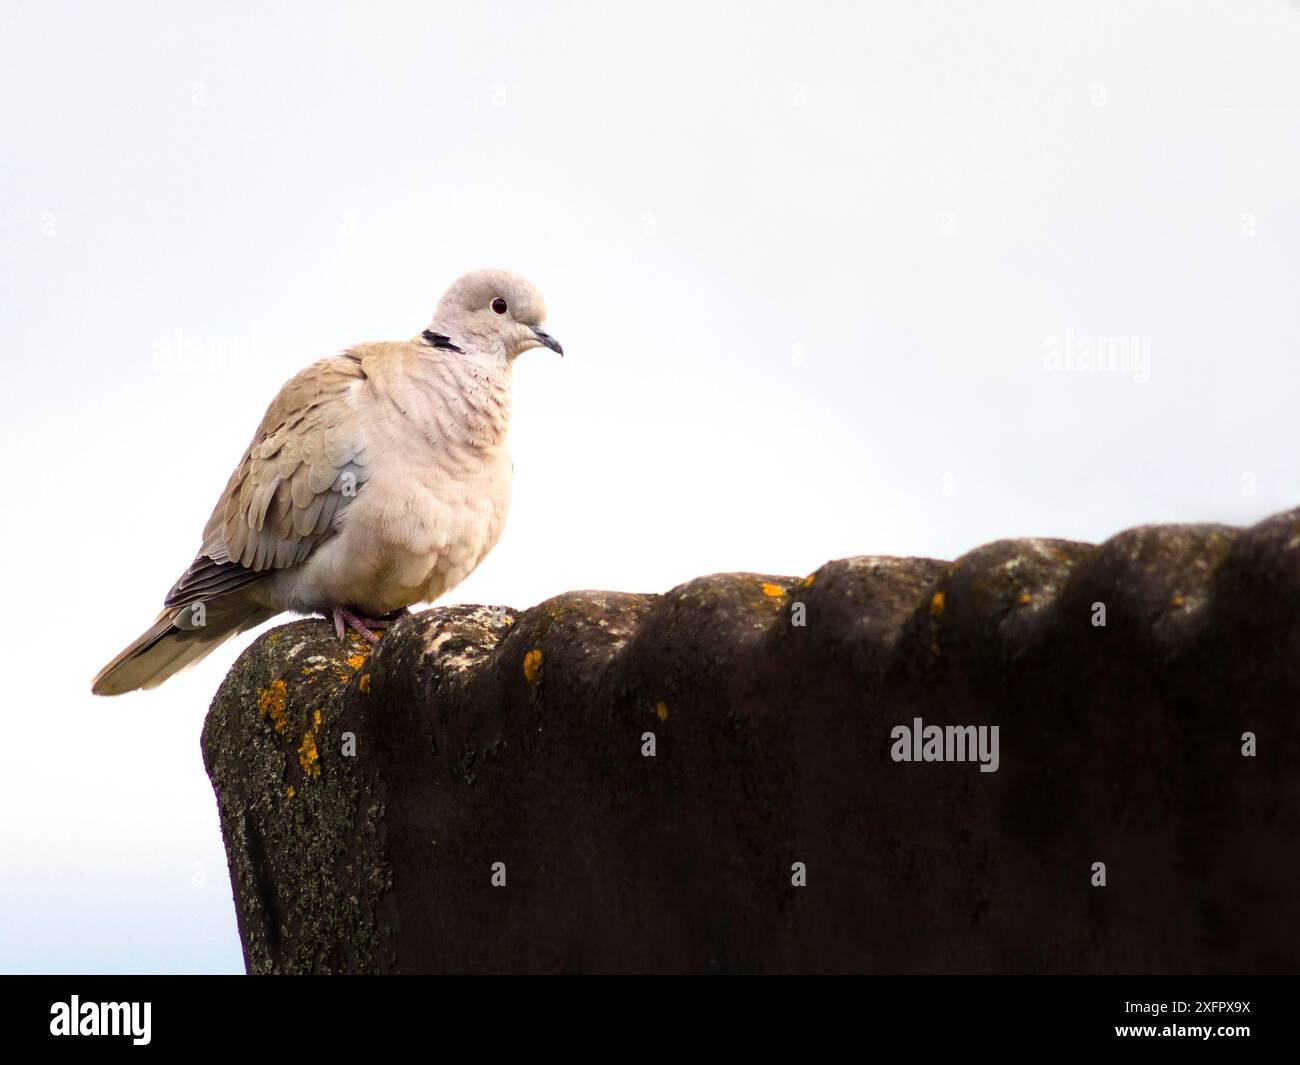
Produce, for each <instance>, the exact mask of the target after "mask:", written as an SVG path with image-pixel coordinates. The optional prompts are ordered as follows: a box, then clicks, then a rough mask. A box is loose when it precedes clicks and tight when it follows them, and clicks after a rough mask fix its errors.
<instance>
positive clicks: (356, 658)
mask: <svg viewBox="0 0 1300 1065" xmlns="http://www.w3.org/2000/svg"><path fill="white" fill-rule="evenodd" d="M365 664H366V656H365V655H349V656H348V665H350V666H351V667H352V668H353V669H360V668H361V667H362V666H364V665H365Z"/></svg>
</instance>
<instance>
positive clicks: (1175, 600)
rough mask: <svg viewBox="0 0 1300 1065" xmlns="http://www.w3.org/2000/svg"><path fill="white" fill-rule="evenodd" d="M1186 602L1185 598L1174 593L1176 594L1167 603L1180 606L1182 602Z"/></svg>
mask: <svg viewBox="0 0 1300 1065" xmlns="http://www.w3.org/2000/svg"><path fill="white" fill-rule="evenodd" d="M1186 602H1187V600H1186V599H1185V598H1183V597H1182V596H1181V595H1176V596H1174V598H1173V601H1172V602H1171V603H1170V604H1169V605H1170V606H1182V605H1183V604H1184V603H1186Z"/></svg>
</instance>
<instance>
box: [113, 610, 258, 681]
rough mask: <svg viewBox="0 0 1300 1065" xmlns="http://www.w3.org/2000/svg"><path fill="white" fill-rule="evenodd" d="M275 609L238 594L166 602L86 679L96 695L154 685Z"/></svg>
mask: <svg viewBox="0 0 1300 1065" xmlns="http://www.w3.org/2000/svg"><path fill="white" fill-rule="evenodd" d="M276 613H277V611H275V610H272V609H270V608H268V607H264V606H260V605H259V604H257V603H253V602H250V601H249V600H248V599H247V598H246V597H244V596H242V595H226V596H217V597H216V598H213V599H209V600H204V601H202V602H199V603H187V604H185V605H184V606H178V607H171V608H170V609H167V610H164V611H163V612H162V613H161V614H159V615H158V618H157V620H156V621H155V622H154V623H153V624H152V625H151V626H150V627H149V628H148V629H147V630H146V631H145V632H143V633H141V635H140V636H138V637H137V638H136V639H135V640H134V641H132V643H131V644H130V645H129V646H128V647H127V648H126V649H125V650H124V651H122V653H121V654H119V655H118V656H117V657H116V658H114V659H113V661H111V662H109V664H108V665H106V666H105V667H104V668H103V669H101V670H100V671H99V674H98V675H97V676H96V677H95V679H94V681H92V682H91V691H92V692H94V694H96V695H122V694H123V693H125V692H131V691H137V690H138V689H141V688H156V687H158V685H159V684H161V683H162V682H163V681H165V680H167V678H169V677H172V676H174V675H175V674H177V673H179V672H181V671H182V670H185V669H189V667H190V666H192V665H195V664H196V663H198V662H200V661H202V660H203V659H204V658H206V657H207V656H208V655H209V654H211V653H212V652H213V651H215V650H216V649H217V648H218V647H220V646H221V645H222V644H223V643H225V642H226V641H227V640H228V639H230V638H231V637H232V636H236V635H238V634H239V633H241V632H247V631H248V630H249V629H251V628H254V627H255V626H257V625H260V624H262V622H264V621H266V620H268V619H269V618H272V617H274V616H275V615H276Z"/></svg>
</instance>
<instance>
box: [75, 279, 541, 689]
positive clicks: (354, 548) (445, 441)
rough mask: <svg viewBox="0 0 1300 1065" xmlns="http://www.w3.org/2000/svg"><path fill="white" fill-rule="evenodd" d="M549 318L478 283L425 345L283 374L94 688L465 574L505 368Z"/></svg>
mask: <svg viewBox="0 0 1300 1065" xmlns="http://www.w3.org/2000/svg"><path fill="white" fill-rule="evenodd" d="M498 306H505V307H506V308H507V310H505V311H501V310H496V309H495V308H496V307H498ZM544 316H545V307H544V304H543V302H542V300H541V297H540V295H539V294H538V293H537V291H536V289H534V288H533V286H532V285H531V284H530V283H529V282H528V281H526V280H524V279H523V278H521V277H518V276H517V275H514V274H509V273H506V272H504V271H497V270H486V271H478V272H476V273H473V274H467V275H466V276H465V277H463V278H461V279H460V280H459V281H457V282H456V284H455V285H453V286H452V287H451V288H450V289H449V290H448V292H447V294H446V295H445V296H444V297H443V299H442V300H441V302H440V303H439V305H438V311H437V312H436V313H435V315H434V318H433V322H432V323H431V325H430V328H429V329H428V330H426V331H424V332H423V333H422V334H420V335H419V336H417V337H415V338H413V339H412V340H409V341H393V342H382V343H372V344H361V345H357V346H356V347H354V348H351V349H349V350H348V351H346V352H344V353H343V354H341V355H338V356H333V357H331V358H327V359H322V360H320V361H319V362H317V363H315V364H314V365H312V366H309V367H308V368H307V369H305V370H303V371H302V372H301V373H299V374H297V375H296V376H295V377H293V378H292V379H291V380H290V381H289V382H288V383H287V384H286V385H285V386H284V387H283V388H282V389H281V390H280V393H279V394H278V395H277V396H276V398H275V400H274V401H273V402H272V403H271V405H270V407H269V408H268V409H267V411H266V414H265V416H264V417H263V418H262V421H261V424H260V425H259V426H258V428H257V432H256V433H255V434H254V435H253V440H252V443H250V444H249V446H248V449H247V450H246V451H245V452H244V455H243V458H242V459H241V460H240V462H239V465H238V466H237V467H236V469H235V471H234V473H233V474H232V475H231V477H230V479H229V481H228V482H227V484H226V488H225V490H224V491H223V492H222V494H221V497H220V498H219V499H218V501H217V505H216V507H215V508H214V509H213V511H212V514H211V516H210V517H209V519H208V522H207V525H206V526H205V528H204V530H203V540H202V545H201V547H200V549H199V552H198V554H197V556H196V557H195V559H194V561H193V562H191V563H190V565H189V567H188V568H187V569H186V570H185V572H184V573H183V574H182V575H181V576H180V578H179V579H178V580H177V581H176V583H175V584H174V585H173V586H172V588H171V590H170V591H169V592H168V593H167V596H166V597H165V599H164V602H163V611H162V613H161V614H159V615H158V618H157V619H156V620H155V622H154V624H153V625H152V626H151V627H150V628H149V629H148V630H147V631H146V632H145V633H143V634H142V635H141V636H140V637H139V638H138V639H136V640H135V641H134V642H133V643H131V644H130V645H129V646H128V647H127V648H126V649H125V650H123V651H122V652H121V653H120V654H119V655H118V656H117V657H116V658H114V659H113V661H112V662H110V663H109V664H108V665H107V666H105V667H104V669H103V670H101V672H100V673H99V675H98V676H97V677H96V678H95V680H94V682H93V685H92V688H93V691H94V692H95V693H96V694H99V695H116V694H120V693H122V692H126V691H132V690H135V689H137V688H152V687H156V686H157V685H158V684H161V683H162V682H163V681H164V680H166V679H167V678H168V677H170V676H172V675H173V674H175V673H176V672H178V671H179V670H181V669H183V668H186V667H188V666H190V665H193V664H194V663H196V662H198V661H199V660H201V659H202V658H203V657H204V656H205V655H207V654H208V653H209V652H211V651H212V650H214V649H215V648H216V647H218V646H220V644H221V643H223V642H224V641H225V640H227V639H229V638H230V637H232V636H234V635H236V634H238V633H240V632H244V631H246V630H248V629H250V628H253V627H255V626H256V625H259V624H261V623H262V622H263V621H266V620H267V619H269V618H271V617H273V616H275V615H276V614H277V613H280V612H281V611H284V610H295V611H300V612H304V613H309V612H312V611H322V610H323V611H330V610H331V609H333V608H335V607H346V608H352V609H359V610H362V611H364V612H366V613H367V614H370V615H373V616H378V615H381V614H387V613H390V612H392V611H394V610H397V609H399V608H401V607H405V606H409V605H411V604H412V603H415V602H420V601H424V600H431V599H434V598H436V597H437V596H439V595H441V594H443V592H445V591H447V590H448V589H449V588H451V587H453V586H454V585H456V584H458V583H459V582H460V581H461V580H463V579H464V578H465V577H466V576H468V575H469V573H470V572H472V571H473V569H474V568H475V567H476V566H477V565H478V563H479V562H480V561H481V560H482V558H483V557H484V556H485V555H486V554H487V552H488V551H489V550H491V548H492V546H493V545H494V544H495V543H496V540H497V538H498V537H499V536H500V533H501V527H502V525H503V524H504V521H505V515H506V510H507V508H508V504H509V496H510V480H511V463H510V459H509V452H508V449H507V446H506V436H507V430H508V425H509V409H510V371H511V366H512V365H513V361H514V359H515V358H516V357H517V356H518V355H519V354H520V353H521V352H523V351H526V350H528V349H529V348H534V347H541V346H545V347H550V348H552V349H554V350H557V351H559V350H560V348H559V345H558V344H557V343H556V342H555V341H554V340H553V339H552V338H551V337H550V336H548V335H547V334H546V333H544V332H542V331H541V329H540V328H539V325H540V323H541V321H542V320H543V318H544Z"/></svg>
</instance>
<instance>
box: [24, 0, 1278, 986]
mask: <svg viewBox="0 0 1300 1065" xmlns="http://www.w3.org/2000/svg"><path fill="white" fill-rule="evenodd" d="M241 8H242V13H234V12H238V11H239V10H240V9H241ZM1298 56H1300V9H1298V8H1297V6H1296V5H1295V4H1293V3H1284V2H1264V0H1256V2H1250V0H1231V2H1229V0H1224V2H1222V3H1206V2H1202V3H1139V2H1135V0H1113V2H1105V3H1094V2H1089V3H1084V2H1079V3H1075V4H1048V3H1043V2H1041V0H1025V2H1021V3H996V4H995V3H990V4H974V3H947V4H938V3H934V4H890V5H886V4H866V3H858V4H849V3H837V4H816V3H807V2H800V3H798V4H795V3H793V2H786V3H781V4H772V3H768V4H753V3H747V4H739V3H727V4H723V3H706V4H700V3H672V2H664V0H656V2H653V3H645V4H610V3H556V2H552V3H547V4H530V5H525V4H523V3H516V4H503V3H496V4H493V3H484V2H475V3H466V4H445V3H437V4H435V3H419V4H416V3H410V4H395V3H389V4H384V3H375V2H367V3H364V4H362V3H354V4H334V5H320V4H308V3H282V4H274V5H273V4H267V3H256V4H245V5H241V4H212V3H202V4H186V3H169V4H161V3H157V4H152V5H146V4H139V3H137V4H122V3H118V4H111V5H110V4H95V3H90V2H85V3H81V4H67V3H63V4H59V3H50V2H41V3H15V2H14V0H3V3H0V94H2V98H3V100H4V104H3V107H2V108H0V130H2V137H0V150H2V154H0V163H2V169H0V241H2V247H3V257H2V259H0V286H2V296H0V312H2V317H0V358H3V360H4V366H3V370H4V379H3V385H2V387H0V403H2V404H3V408H2V412H0V413H2V414H3V418H2V419H0V445H2V446H3V449H4V450H3V455H4V462H3V469H4V481H5V487H6V489H7V490H6V491H5V493H4V496H3V498H4V522H3V531H2V532H0V536H2V537H3V539H0V550H2V552H3V559H4V568H3V574H4V581H3V588H4V596H3V610H2V612H0V626H2V633H0V636H2V638H0V647H3V649H4V651H5V676H4V680H3V692H4V695H3V706H4V713H3V729H2V730H0V887H2V889H3V906H2V907H0V969H3V970H17V971H31V970H73V971H79V970H94V971H109V972H116V971H135V970H145V971H172V970H178V971H181V970H183V971H212V970H216V971H238V970H240V969H241V967H242V966H241V957H240V951H239V943H238V937H237V935H236V931H235V923H234V910H233V905H232V902H231V897H230V888H229V881H228V878H227V874H226V867H225V857H224V851H223V849H222V843H221V837H220V833H219V829H218V824H217V817H216V808H215V802H214V800H213V796H212V792H211V788H210V786H209V784H208V781H207V778H206V776H205V774H204V771H203V766H202V762H201V759H200V754H199V744H198V739H199V731H200V728H201V725H202V721H203V715H204V713H205V711H206V708H207V704H208V701H209V699H210V698H211V696H212V694H213V692H214V691H215V690H216V687H217V685H218V683H219V682H220V679H221V677H222V676H223V674H224V671H225V669H226V668H227V667H228V665H229V663H230V662H231V661H232V660H233V658H234V656H235V655H236V654H237V653H238V651H239V650H240V649H242V647H243V646H246V644H247V643H248V642H249V640H250V639H251V638H250V637H244V638H242V639H241V640H239V641H238V642H237V643H235V644H231V645H229V646H228V647H226V648H223V649H222V651H221V652H218V653H217V654H216V655H214V656H213V657H212V658H210V659H208V660H207V661H206V662H205V663H203V664H202V665H201V666H200V667H198V668H197V669H195V670H193V671H191V672H189V673H187V674H184V675H182V676H180V677H178V678H176V679H175V680H173V681H171V682H170V683H168V685H167V686H166V687H165V688H163V689H161V690H159V691H156V692H152V693H144V694H137V695H131V696H127V697H124V698H121V699H116V700H111V701H110V700H95V699H92V698H91V697H90V695H89V684H90V678H91V676H92V675H93V674H94V673H95V671H96V670H97V669H98V668H99V667H100V666H101V665H102V664H103V663H104V662H105V661H106V660H107V659H108V658H109V657H110V656H111V655H113V654H114V653H115V652H117V651H118V650H119V649H120V648H121V647H122V646H123V645H124V644H126V643H127V642H128V641H129V640H130V639H131V638H132V637H134V636H135V635H136V634H137V633H138V632H139V631H141V630H142V629H143V628H144V627H145V626H146V625H147V624H148V623H149V622H150V621H151V620H152V618H153V616H154V614H155V613H156V612H157V610H158V607H159V604H160V600H161V597H162V595H163V593H164V592H165V591H166V589H167V588H168V587H169V586H170V584H171V582H172V581H173V580H174V579H175V577H176V576H177V575H178V574H179V572H180V571H181V570H182V569H183V568H184V566H185V564H186V563H187V562H188V561H189V560H190V558H191V557H192V555H193V553H194V550H195V548H196V547H197V546H198V538H199V532H200V530H201V528H202V525H203V522H204V520H205V519H206V517H207V515H208V512H209V510H210V508H211V506H212V504H213V503H214V502H215V499H216V496H217V494H218V493H219V491H220V490H221V488H222V486H223V485H224V483H225V479H226V477H227V476H228V474H229V472H230V470H231V468H232V467H233V465H234V463H235V462H236V461H237V459H238V457H239V455H240V454H241V452H242V450H243V448H244V446H245V444H246V443H247V441H248V438H249V436H250V434H251V432H252V430H253V428H254V427H255V425H256V424H257V422H258V420H259V419H260V417H261V414H262V411H263V409H264V408H265V406H266V404H267V403H268V402H269V400H270V399H271V397H272V396H273V394H274V393H275V390H276V389H277V388H278V387H279V385H280V384H281V383H282V382H283V381H284V380H285V379H286V378H288V377H289V376H290V375H291V374H292V373H293V372H295V371H296V370H298V369H299V368H300V367H302V366H303V365H305V364H307V363H308V362H311V361H313V360H315V359H316V358H318V357H320V356H322V355H325V354H328V353H331V352H334V351H337V350H339V349H341V348H342V347H344V346H346V345H348V344H350V343H353V342H355V341H360V340H373V339H385V338H404V337H408V336H411V335H413V334H415V333H418V332H419V331H420V330H421V329H422V328H423V327H424V326H425V324H426V323H427V320H428V318H429V316H430V314H431V313H432V310H433V307H434V305H435V303H436V301H437V298H438V296H439V295H440V294H441V292H442V290H443V289H444V288H445V286H446V285H447V284H448V283H449V282H450V281H451V280H453V279H454V278H455V277H456V276H457V275H458V274H460V273H461V272H463V271H464V270H467V269H470V268H474V267H478V266H487V265H491V266H502V267H506V268H509V269H513V270H517V271H519V272H522V273H525V274H527V275H528V276H530V277H532V278H533V279H534V280H535V281H536V282H537V283H538V284H539V285H540V286H541V288H542V290H543V292H544V293H545V294H546V296H547V299H548V302H549V304H550V309H551V316H550V320H549V327H550V330H551V331H552V332H553V333H554V334H555V335H556V336H557V337H558V338H560V340H561V341H562V342H563V343H564V346H565V350H566V352H567V353H568V355H567V357H566V358H565V359H563V360H561V359H558V358H556V357H555V356H554V355H552V354H551V353H550V352H547V351H544V350H543V351H537V352H532V353H529V354H528V355H526V356H524V357H523V358H522V359H521V361H520V363H519V365H518V367H517V376H516V406H515V409H516V418H515V424H514V430H513V438H514V447H515V456H516V466H517V473H516V495H515V501H514V508H513V512H512V515H511V520H510V523H509V525H508V527H507V530H506V533H505V536H504V538H503V539H502V541H501V543H500V545H499V546H498V547H497V549H496V551H495V552H494V553H493V554H492V555H491V556H490V557H489V559H488V560H487V561H486V562H485V563H484V564H483V566H482V567H481V569H480V570H479V571H478V572H477V573H476V574H475V575H474V576H473V577H472V578H471V579H470V580H469V581H467V582H466V583H465V584H464V585H463V586H461V587H460V588H459V589H457V590H456V591H455V592H454V593H453V595H452V596H450V597H449V598H448V600H447V601H449V602H456V601H472V602H493V603H506V604H511V605H514V606H518V607H525V606H528V605H531V604H533V603H536V602H538V601H539V600H541V599H543V598H545V597H547V596H550V595H553V594H556V593H559V592H562V591H567V590H571V589H578V588H590V587H603V588H617V589H625V590H637V591H662V590H665V589H667V588H669V587H671V586H672V585H674V584H677V583H680V582H682V581H684V580H687V579H689V578H691V577H694V576H697V575H700V574H704V573H708V572H713V571H719V570H741V569H748V570H755V571H760V572H768V573H777V574H797V575H801V574H804V573H807V572H809V571H811V570H813V569H815V568H816V567H817V566H818V565H820V564H821V563H823V562H825V561H827V560H828V559H831V558H836V557H842V556H846V555H852V554H909V555H912V554H928V555H934V556H938V557H943V558H953V557H956V556H958V555H960V554H961V553H963V552H965V551H967V550H969V549H971V548H973V547H975V546H978V545H979V544H982V543H984V542H986V541H989V540H992V539H998V538H1002V537H1012V536H1026V535H1051V536H1062V537H1069V538H1076V539H1083V540H1098V539H1102V538H1105V537H1106V536H1108V535H1111V534H1112V533H1114V532H1116V531H1118V530H1120V529H1123V528H1126V527H1128V526H1131V525H1135V524H1142V523H1147V522H1169V521H1178V522H1183V521H1230V522H1234V523H1244V522H1252V521H1255V520H1257V519H1260V518H1262V517H1264V516H1266V515H1268V514H1270V513H1272V512H1274V511H1277V510H1280V509H1284V508H1286V507H1289V506H1290V505H1292V504H1293V503H1294V502H1295V501H1296V498H1297V494H1298V493H1297V483H1296V462H1295V453H1296V448H1295V443H1296V440H1297V437H1298V436H1300V429H1298V428H1297V426H1296V421H1295V416H1294V412H1295V396H1294V393H1295V389H1296V384H1297V381H1298V379H1300V373H1298V372H1297V369H1296V359H1297V352H1298V343H1297V342H1298V340H1300V314H1298V310H1300V298H1298V292H1300V208H1298V206H1297V204H1298V200H1297V192H1298V190H1300V138H1298V137H1297V134H1298V133H1300V122H1298V121H1297V119H1298V117H1300V59H1298V58H1297V57H1298ZM1067 335H1069V336H1073V337H1075V338H1080V337H1083V338H1087V337H1111V336H1123V337H1130V336H1133V337H1138V338H1139V340H1140V343H1141V345H1143V346H1144V350H1146V351H1148V352H1149V355H1150V366H1149V379H1145V380H1138V379H1137V378H1139V377H1146V376H1147V375H1145V374H1140V373H1133V372H1121V371H1115V372H1099V371H1092V372H1089V371H1086V370H1077V371H1073V372H1054V371H1052V370H1050V369H1048V368H1047V367H1046V365H1045V358H1046V355H1047V354H1048V353H1049V352H1050V351H1051V350H1052V349H1053V345H1055V344H1058V343H1060V342H1062V341H1063V340H1064V338H1065V337H1066V336H1067Z"/></svg>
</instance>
